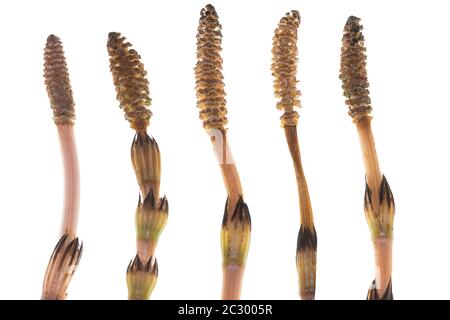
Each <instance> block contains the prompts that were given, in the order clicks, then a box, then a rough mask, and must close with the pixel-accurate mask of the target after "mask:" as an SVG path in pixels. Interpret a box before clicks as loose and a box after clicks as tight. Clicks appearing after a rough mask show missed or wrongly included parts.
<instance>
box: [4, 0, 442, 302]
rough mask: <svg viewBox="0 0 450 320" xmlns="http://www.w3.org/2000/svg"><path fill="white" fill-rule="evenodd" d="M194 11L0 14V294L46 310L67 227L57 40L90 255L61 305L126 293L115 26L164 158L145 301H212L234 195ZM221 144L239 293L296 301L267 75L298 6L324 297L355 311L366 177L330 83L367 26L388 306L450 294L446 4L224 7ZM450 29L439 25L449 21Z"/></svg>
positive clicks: (7, 5) (285, 164)
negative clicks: (227, 143)
mask: <svg viewBox="0 0 450 320" xmlns="http://www.w3.org/2000/svg"><path fill="white" fill-rule="evenodd" d="M205 4H206V2H204V1H182V0H180V1H131V0H128V1H111V0H109V1H89V2H88V1H14V2H13V1H9V2H6V1H4V2H1V4H0V12H2V18H1V19H0V29H1V30H2V43H1V51H0V88H1V90H0V104H1V114H0V146H1V150H2V151H1V157H0V164H1V165H0V195H1V198H0V252H1V262H2V263H1V264H0V284H1V285H0V298H3V299H13V298H14V299H17V298H25V299H37V298H40V294H41V286H42V280H43V276H44V272H45V269H46V266H47V262H48V259H49V257H50V254H51V251H52V250H53V248H54V246H55V244H56V242H57V241H58V233H59V227H60V223H61V218H62V217H61V209H62V196H63V180H62V178H63V176H62V167H61V158H60V153H59V144H58V139H57V135H56V129H55V126H54V124H53V122H52V112H51V109H50V104H49V100H48V97H47V93H46V90H45V86H44V82H43V77H42V74H43V71H42V69H43V66H42V65H43V48H44V44H45V41H46V38H47V36H48V35H49V34H51V33H54V34H56V35H58V36H59V37H60V38H61V39H62V41H63V43H64V47H65V52H66V58H67V62H68V67H69V70H70V75H71V82H72V87H73V92H74V97H75V102H76V112H77V122H76V136H77V142H78V147H79V155H80V165H81V184H82V185H81V189H82V192H81V212H80V221H79V236H80V238H81V239H82V240H84V244H85V251H84V255H83V257H82V260H81V264H80V267H79V269H78V271H77V273H76V274H75V276H74V279H73V281H72V283H71V286H70V288H69V291H68V292H69V298H70V299H124V298H126V296H127V289H126V283H125V269H126V266H127V264H128V262H129V260H130V259H131V258H132V257H133V256H134V254H135V242H134V237H135V231H134V211H135V206H136V203H137V200H138V186H137V183H136V180H135V176H134V173H133V170H132V167H131V161H130V154H129V153H130V152H129V151H130V145H131V141H132V138H133V131H132V130H131V129H130V128H129V125H128V123H127V122H126V121H125V120H124V119H123V112H122V111H121V110H120V109H119V107H118V105H119V103H118V102H117V101H116V99H115V90H114V86H113V83H112V77H111V74H110V72H109V62H108V54H107V51H106V40H107V35H108V32H110V31H119V32H122V33H123V34H124V35H125V36H126V37H127V38H128V40H129V41H130V42H131V43H132V44H133V45H134V47H135V48H136V49H137V51H138V52H139V53H140V54H141V56H142V60H143V62H144V64H145V67H146V69H147V71H148V73H149V75H148V76H149V81H150V85H151V87H150V91H151V97H152V99H153V103H152V107H151V108H152V111H153V113H154V116H153V118H152V121H151V126H150V132H151V134H152V135H154V137H156V139H157V141H158V143H159V145H160V150H161V152H162V161H163V162H162V164H163V166H162V169H163V172H162V186H161V190H162V191H163V192H165V193H166V194H167V197H168V199H169V204H170V213H169V221H168V224H167V226H166V229H165V230H164V232H163V234H162V236H161V239H160V243H159V245H158V249H157V258H158V262H159V271H160V275H159V279H158V283H157V286H156V288H155V290H154V292H153V295H152V298H153V299H184V298H186V299H219V298H220V292H221V281H222V279H221V256H220V245H219V232H220V225H221V220H222V214H223V208H224V205H225V199H226V192H225V188H224V186H223V183H222V179H221V175H220V172H219V169H218V167H217V164H216V159H215V156H214V154H213V151H212V147H211V144H210V141H209V137H208V136H207V135H206V134H205V132H204V130H203V128H202V125H201V121H200V120H199V119H198V111H197V109H196V98H195V90H194V86H195V80H194V73H193V68H194V66H195V62H196V58H195V41H196V40H195V35H196V28H197V24H198V18H199V12H200V9H201V8H202V6H204V5H205ZM213 4H214V5H215V7H216V9H217V11H218V13H219V16H220V21H221V23H222V26H223V36H224V38H223V48H224V49H223V59H224V70H223V74H224V76H225V83H226V88H225V89H226V92H227V101H228V110H229V120H230V123H229V137H230V139H231V146H232V149H233V153H234V157H235V160H236V163H237V165H238V168H239V171H240V174H241V179H242V183H243V187H244V190H245V198H246V202H247V203H248V205H249V208H250V212H251V215H252V221H253V226H252V227H253V233H252V239H251V247H250V253H249V256H248V263H247V271H246V274H245V280H244V285H243V291H242V298H244V299H297V298H298V294H297V291H298V288H297V273H296V268H295V249H296V239H297V232H298V228H299V212H298V204H297V191H296V185H295V178H294V172H293V167H292V163H291V159H290V156H289V152H288V149H287V146H286V142H285V138H284V133H283V130H282V129H281V128H280V125H279V117H280V115H281V113H280V112H279V111H278V110H276V108H275V99H274V97H273V89H272V81H273V78H272V76H271V72H270V64H271V47H272V36H273V30H274V29H275V27H276V25H277V23H278V21H279V19H280V18H281V17H282V16H283V15H284V13H285V12H286V11H288V10H291V9H298V10H299V11H300V14H301V17H302V22H301V26H300V31H299V73H298V78H299V80H300V83H299V86H300V89H301V91H302V94H303V95H302V97H301V101H302V105H303V108H302V109H301V110H300V121H299V137H300V143H301V152H302V157H303V165H304V169H305V172H306V176H307V180H308V184H309V188H310V194H311V200H312V205H313V209H314V216H315V223H316V229H317V233H318V241H319V244H318V266H317V267H318V268H317V295H316V297H317V299H363V298H365V295H366V292H367V289H368V287H369V284H370V282H371V281H372V279H373V276H374V268H373V257H372V247H371V242H370V237H369V231H368V228H367V225H366V222H365V218H364V213H363V192H364V168H363V163H362V159H361V155H360V149H359V143H358V138H357V134H356V129H355V126H354V125H353V123H352V121H351V119H350V117H349V116H348V115H347V107H346V106H345V104H344V98H343V97H342V90H341V83H340V81H339V79H338V75H339V63H340V56H339V55H340V46H341V38H342V29H343V26H344V24H345V22H346V20H347V17H348V16H349V15H356V16H359V17H361V18H362V23H363V25H364V35H365V37H366V46H367V53H368V73H369V81H370V84H371V87H370V91H371V98H372V102H373V108H374V112H373V115H374V120H373V131H374V135H375V140H376V144H377V148H378V153H379V156H380V163H381V167H382V170H383V172H384V173H385V174H386V177H387V178H388V181H389V183H390V185H391V187H392V190H393V192H394V196H395V200H396V204H397V215H396V219H395V243H394V273H393V289H394V296H395V298H398V299H431V298H439V299H443V298H447V299H448V298H450V294H449V292H448V287H449V285H450V276H449V270H450V258H449V257H450V253H449V250H448V245H449V243H450V242H449V241H450V232H448V230H449V225H450V205H449V201H448V197H449V192H450V186H449V184H448V180H449V179H450V169H449V166H448V164H449V163H450V153H449V151H448V145H449V143H448V140H449V137H450V127H449V126H448V121H449V115H450V105H449V95H448V90H449V89H448V88H449V86H450V84H449V75H450V62H449V61H450V60H449V58H448V57H449V56H450V46H449V43H450V42H449V41H448V31H449V23H450V22H448V12H449V10H448V9H449V8H448V6H447V5H446V3H445V1H370V2H369V1H360V0H355V1H300V0H295V1H221V0H216V1H214V3H213ZM446 21H447V22H446Z"/></svg>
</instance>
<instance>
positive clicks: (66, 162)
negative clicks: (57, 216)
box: [57, 124, 80, 238]
mask: <svg viewBox="0 0 450 320" xmlns="http://www.w3.org/2000/svg"><path fill="white" fill-rule="evenodd" d="M57 128H58V135H59V141H60V146H61V154H62V158H63V166H64V211H63V222H62V226H61V236H62V235H64V234H68V235H69V238H74V237H75V234H76V231H77V225H78V212H79V202H80V173H79V165H78V156H77V148H76V143H75V135H74V130H73V125H71V124H60V125H58V126H57Z"/></svg>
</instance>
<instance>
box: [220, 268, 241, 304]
mask: <svg viewBox="0 0 450 320" xmlns="http://www.w3.org/2000/svg"><path fill="white" fill-rule="evenodd" d="M222 271H223V286H222V299H223V300H239V299H240V297H241V287H242V279H243V277H244V267H241V266H238V265H232V264H230V265H227V266H224V267H223V268H222Z"/></svg>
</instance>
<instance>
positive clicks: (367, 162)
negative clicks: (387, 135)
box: [356, 117, 383, 210]
mask: <svg viewBox="0 0 450 320" xmlns="http://www.w3.org/2000/svg"><path fill="white" fill-rule="evenodd" d="M371 121H372V120H371V118H370V117H364V118H362V119H361V120H359V121H357V122H356V129H357V131H358V136H359V142H360V145H361V151H362V155H363V161H364V167H365V169H366V180H367V184H368V186H369V188H370V190H372V192H373V200H375V202H374V203H373V205H374V209H375V210H377V209H378V206H379V201H378V191H379V188H380V184H381V179H382V178H383V175H382V174H381V171H380V166H379V164H378V156H377V150H376V148H375V141H374V138H373V134H372V127H371Z"/></svg>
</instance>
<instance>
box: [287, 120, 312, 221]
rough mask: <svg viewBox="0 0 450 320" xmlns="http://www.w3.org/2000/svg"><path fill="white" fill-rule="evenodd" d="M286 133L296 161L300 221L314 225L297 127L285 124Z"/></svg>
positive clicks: (293, 158) (293, 159)
mask: <svg viewBox="0 0 450 320" xmlns="http://www.w3.org/2000/svg"><path fill="white" fill-rule="evenodd" d="M284 133H285V135H286V141H287V144H288V147H289V151H290V153H291V156H292V161H293V163H294V169H295V177H296V180H297V188H298V201H299V205H300V219H301V220H300V221H301V223H302V224H304V225H306V226H308V227H313V226H314V218H313V215H312V208H311V200H310V198H309V192H308V185H307V183H306V178H305V174H304V172H303V167H302V160H301V155H300V147H299V143H298V136H297V127H296V126H285V127H284Z"/></svg>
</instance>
